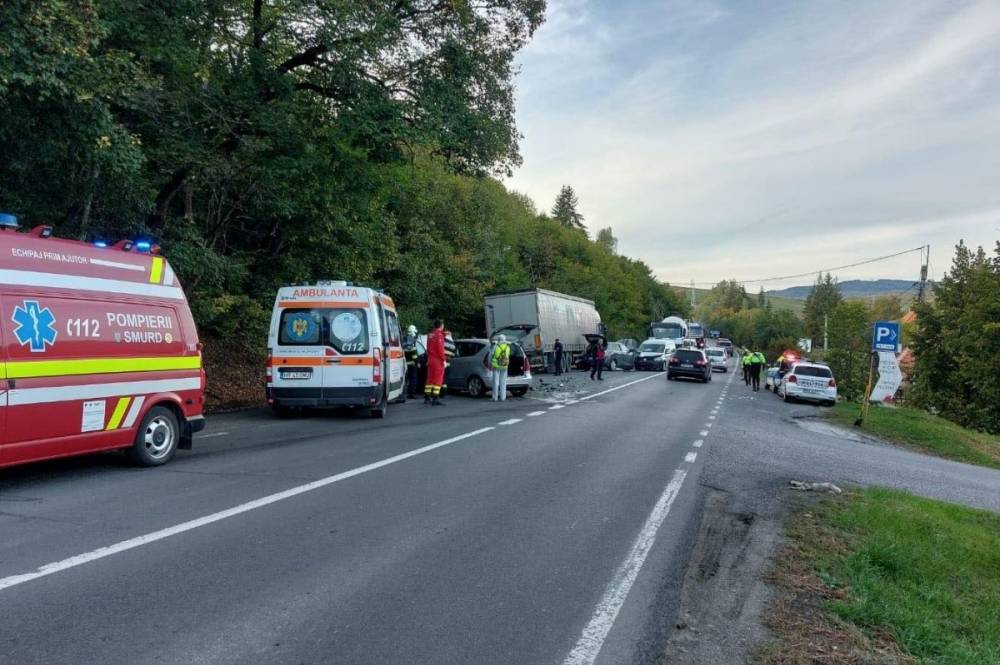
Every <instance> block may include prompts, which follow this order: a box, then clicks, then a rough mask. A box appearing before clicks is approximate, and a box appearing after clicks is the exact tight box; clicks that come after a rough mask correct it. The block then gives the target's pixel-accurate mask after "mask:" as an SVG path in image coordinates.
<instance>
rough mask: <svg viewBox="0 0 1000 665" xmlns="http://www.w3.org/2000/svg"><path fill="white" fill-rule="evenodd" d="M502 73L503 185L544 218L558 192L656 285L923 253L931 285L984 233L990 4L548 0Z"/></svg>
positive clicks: (998, 67) (915, 267) (990, 126)
mask: <svg viewBox="0 0 1000 665" xmlns="http://www.w3.org/2000/svg"><path fill="white" fill-rule="evenodd" d="M519 62H520V67H521V72H520V74H519V76H518V110H517V119H518V126H519V129H520V131H521V133H522V134H523V135H524V138H523V139H522V141H521V151H522V154H523V156H524V165H523V166H522V167H521V168H520V169H519V170H518V171H517V172H516V173H515V175H514V177H513V178H512V179H511V180H510V181H509V183H508V184H509V186H510V187H512V188H513V189H516V190H518V191H521V192H524V193H526V194H528V195H529V196H531V198H532V199H534V201H535V202H536V204H537V205H538V206H539V208H540V209H543V210H547V209H550V208H551V207H552V203H553V201H554V200H555V197H556V194H557V193H558V191H559V187H560V186H561V185H563V184H570V185H572V186H573V187H574V188H575V189H576V191H577V193H578V195H579V197H580V204H581V211H582V212H583V214H584V215H585V217H586V223H587V224H588V226H589V227H590V228H591V229H597V228H601V227H605V226H610V227H611V228H612V229H613V230H614V233H615V235H616V236H617V237H618V238H619V250H620V252H621V253H623V254H626V255H628V256H633V257H636V258H640V259H642V260H644V261H646V262H647V263H648V264H649V265H651V266H652V267H653V268H654V270H655V271H656V273H657V275H658V276H659V277H660V278H662V279H665V280H668V281H671V282H673V283H676V284H687V283H688V282H689V280H692V279H693V280H695V281H696V282H715V281H718V280H720V279H724V278H730V277H732V278H737V279H750V278H759V277H767V276H771V275H784V274H791V273H798V272H805V271H807V270H816V269H819V268H824V267H831V266H836V265H841V264H847V263H851V262H853V261H857V260H862V259H867V258H871V257H875V256H879V255H883V254H889V253H892V252H896V251H900V250H904V249H909V248H911V247H917V246H919V245H924V244H930V245H931V271H932V273H933V274H932V276H933V277H937V276H939V275H940V274H941V273H942V272H943V270H945V269H946V268H947V267H948V265H949V264H950V262H951V257H952V255H953V245H954V244H955V243H956V242H957V241H958V240H959V238H964V239H965V240H966V242H967V243H969V244H973V245H979V244H981V245H986V246H987V247H988V248H992V245H993V242H994V241H995V240H996V239H997V238H1000V0H987V1H986V2H959V1H957V0H954V1H953V0H938V1H935V2H921V1H916V0H914V1H908V0H877V1H874V0H873V1H870V2H865V1H862V0H857V1H854V2H846V1H845V2H817V1H813V0H810V1H809V2H801V1H799V0H788V1H778V0H759V1H757V2H751V1H749V0H746V1H743V0H733V1H732V2H700V1H698V0H679V1H677V2H672V1H657V0H549V9H548V14H547V20H546V22H545V25H544V26H543V27H542V28H541V29H540V30H539V31H538V32H537V33H536V35H535V38H534V40H533V41H532V42H531V44H530V45H529V46H528V48H527V49H526V50H525V51H524V52H523V54H522V55H521V57H520V59H519ZM918 271H919V259H918V255H916V254H910V255H907V256H904V257H900V258H898V259H894V260H892V261H887V262H884V263H880V264H875V265H873V266H866V267H863V268H855V269H850V270H844V271H841V272H840V273H839V275H838V276H839V277H840V278H841V279H852V278H872V277H891V278H904V279H908V278H916V276H917V273H918ZM809 281H810V280H809V279H796V280H790V281H788V282H783V283H777V284H768V285H767V286H768V288H771V287H775V288H777V287H779V286H785V285H790V284H793V283H797V284H803V283H808V282H809ZM748 287H749V288H752V289H753V290H756V289H757V288H758V285H757V284H751V285H748Z"/></svg>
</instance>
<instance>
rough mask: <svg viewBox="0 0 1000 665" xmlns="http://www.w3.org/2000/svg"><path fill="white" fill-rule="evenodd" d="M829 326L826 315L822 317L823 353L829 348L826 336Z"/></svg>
mask: <svg viewBox="0 0 1000 665" xmlns="http://www.w3.org/2000/svg"><path fill="white" fill-rule="evenodd" d="M829 324H830V317H829V315H827V314H824V315H823V351H824V352H826V350H827V349H828V348H830V340H829V337H828V335H827V327H828V326H829Z"/></svg>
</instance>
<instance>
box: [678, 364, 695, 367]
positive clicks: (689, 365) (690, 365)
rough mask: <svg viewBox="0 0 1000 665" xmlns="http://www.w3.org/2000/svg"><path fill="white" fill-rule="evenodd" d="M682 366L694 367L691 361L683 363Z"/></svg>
mask: <svg viewBox="0 0 1000 665" xmlns="http://www.w3.org/2000/svg"><path fill="white" fill-rule="evenodd" d="M681 367H694V365H692V364H691V363H681Z"/></svg>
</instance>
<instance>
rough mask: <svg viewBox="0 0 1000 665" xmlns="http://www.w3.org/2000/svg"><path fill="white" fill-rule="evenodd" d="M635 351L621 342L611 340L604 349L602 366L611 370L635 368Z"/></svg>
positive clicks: (636, 353)
mask: <svg viewBox="0 0 1000 665" xmlns="http://www.w3.org/2000/svg"><path fill="white" fill-rule="evenodd" d="M637 355H638V352H637V351H634V350H631V349H629V348H628V347H626V346H625V345H624V344H622V343H621V342H611V343H610V344H608V348H606V349H604V367H605V369H609V370H611V371H612V372H613V371H615V370H616V369H635V357H636V356H637Z"/></svg>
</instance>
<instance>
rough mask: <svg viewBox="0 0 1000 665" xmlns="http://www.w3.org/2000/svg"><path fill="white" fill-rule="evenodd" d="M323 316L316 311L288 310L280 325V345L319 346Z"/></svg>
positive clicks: (282, 316)
mask: <svg viewBox="0 0 1000 665" xmlns="http://www.w3.org/2000/svg"><path fill="white" fill-rule="evenodd" d="M322 330H323V314H322V313H321V312H319V311H317V310H314V309H286V310H284V311H283V312H282V313H281V321H280V322H279V324H278V344H281V345H282V346H296V345H300V344H306V345H308V344H319V343H320V342H319V340H320V333H321V331H322Z"/></svg>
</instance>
